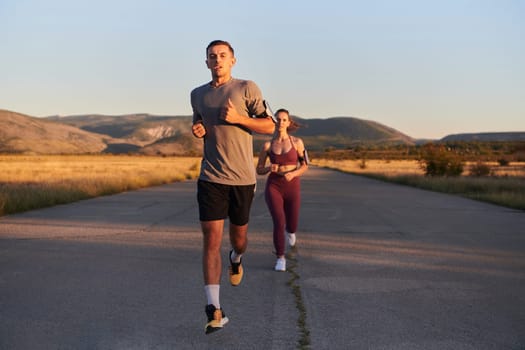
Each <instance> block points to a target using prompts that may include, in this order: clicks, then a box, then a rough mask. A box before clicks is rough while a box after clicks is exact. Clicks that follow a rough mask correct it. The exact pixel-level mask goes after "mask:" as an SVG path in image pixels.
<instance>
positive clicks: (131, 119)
mask: <svg viewBox="0 0 525 350" xmlns="http://www.w3.org/2000/svg"><path fill="white" fill-rule="evenodd" d="M293 118H294V120H295V121H297V122H298V123H299V124H300V125H301V126H302V127H301V128H299V129H298V130H297V132H295V135H296V136H298V137H302V138H304V141H305V142H306V143H307V144H308V147H309V149H311V150H324V149H326V148H347V147H350V146H354V145H356V144H362V143H374V144H400V143H401V144H414V140H413V139H412V138H411V137H409V136H407V135H405V134H403V133H401V132H399V131H397V130H395V129H392V128H390V127H387V126H385V125H382V124H380V123H377V122H374V121H370V120H363V119H359V118H353V117H335V118H327V119H303V118H300V117H296V116H294V117H293ZM48 119H52V120H55V121H60V122H61V123H65V124H68V125H72V126H76V127H79V128H81V129H84V130H88V131H93V132H97V133H103V134H107V135H109V136H111V137H122V138H126V139H127V140H133V142H134V143H136V144H140V145H142V146H144V149H143V150H141V151H140V152H146V153H148V154H151V153H152V152H153V153H155V152H156V153H163V154H173V153H172V152H171V151H169V150H173V152H175V151H177V152H181V151H183V150H186V152H188V153H196V152H199V151H200V149H201V148H202V142H201V141H200V140H198V139H196V140H195V139H194V138H193V139H192V140H193V142H191V143H189V142H188V138H187V136H191V120H192V118H191V116H155V115H150V114H130V115H121V116H107V115H93V114H92V115H76V116H67V117H49V118H48ZM190 139H191V138H190ZM254 139H255V149H256V150H257V149H258V148H259V145H260V144H261V143H262V142H263V141H264V140H267V139H268V136H267V135H254ZM182 140H184V141H182ZM195 141H197V143H196V142H195ZM181 142H184V143H185V145H184V146H183V147H182V148H181V146H180V143H181ZM191 147H197V148H191ZM164 152H167V153H164Z"/></svg>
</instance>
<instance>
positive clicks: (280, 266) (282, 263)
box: [275, 258, 286, 271]
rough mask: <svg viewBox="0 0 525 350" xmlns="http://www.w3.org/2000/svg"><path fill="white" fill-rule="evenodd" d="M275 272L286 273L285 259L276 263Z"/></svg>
mask: <svg viewBox="0 0 525 350" xmlns="http://www.w3.org/2000/svg"><path fill="white" fill-rule="evenodd" d="M275 271H286V259H285V258H277V262H276V263H275Z"/></svg>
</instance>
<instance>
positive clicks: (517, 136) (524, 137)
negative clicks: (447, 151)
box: [440, 132, 525, 142]
mask: <svg viewBox="0 0 525 350" xmlns="http://www.w3.org/2000/svg"><path fill="white" fill-rule="evenodd" d="M440 141H442V142H449V141H469V142H472V141H483V142H490V141H492V142H509V141H525V132H484V133H472V134H454V135H447V136H445V137H443V138H442V139H441V140H440Z"/></svg>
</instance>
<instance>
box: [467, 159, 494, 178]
mask: <svg viewBox="0 0 525 350" xmlns="http://www.w3.org/2000/svg"><path fill="white" fill-rule="evenodd" d="M489 175H490V166H488V165H487V164H485V163H483V162H477V163H476V164H474V165H472V166H471V167H470V176H474V177H482V176H489Z"/></svg>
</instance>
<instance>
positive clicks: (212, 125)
mask: <svg viewBox="0 0 525 350" xmlns="http://www.w3.org/2000/svg"><path fill="white" fill-rule="evenodd" d="M228 98H229V99H231V101H232V103H233V105H234V106H235V108H236V109H237V112H239V114H241V115H245V116H249V117H255V116H259V115H264V113H265V107H264V104H263V98H262V94H261V91H260V89H259V87H258V86H257V85H256V84H255V83H254V82H253V81H250V80H240V79H233V78H232V79H231V80H230V81H229V82H227V83H225V84H223V85H221V86H219V87H213V86H212V85H211V84H210V83H207V84H204V85H202V86H199V87H197V88H195V89H194V90H193V91H192V92H191V107H192V108H193V122H194V123H195V122H197V121H202V123H203V124H204V127H205V128H206V135H205V136H204V155H203V159H202V163H201V173H200V176H199V179H201V180H204V181H209V182H215V183H220V184H225V185H252V184H255V182H256V177H255V165H254V161H253V139H252V132H251V131H250V130H248V129H246V128H243V127H241V126H239V125H235V124H228V123H227V122H225V121H224V120H222V119H220V113H221V110H222V108H224V107H225V106H227V104H228Z"/></svg>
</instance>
